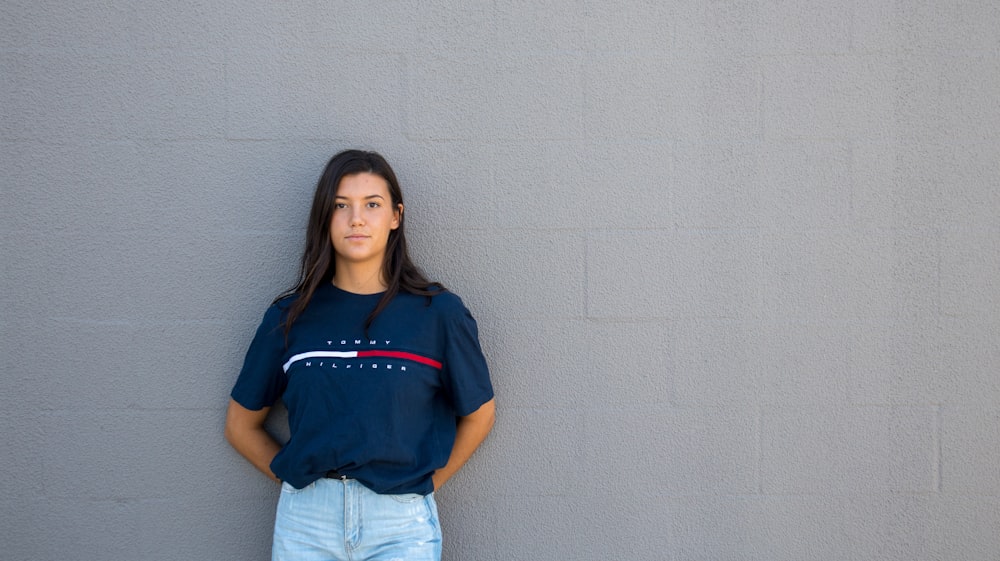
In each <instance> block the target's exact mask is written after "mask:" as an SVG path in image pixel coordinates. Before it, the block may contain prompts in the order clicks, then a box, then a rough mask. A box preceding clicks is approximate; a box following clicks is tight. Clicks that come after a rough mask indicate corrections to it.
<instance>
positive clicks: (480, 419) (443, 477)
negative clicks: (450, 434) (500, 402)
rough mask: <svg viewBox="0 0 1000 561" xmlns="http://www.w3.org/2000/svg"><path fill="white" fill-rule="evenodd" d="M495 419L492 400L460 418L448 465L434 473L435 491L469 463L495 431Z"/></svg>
mask: <svg viewBox="0 0 1000 561" xmlns="http://www.w3.org/2000/svg"><path fill="white" fill-rule="evenodd" d="M495 419H496V408H495V404H494V402H493V400H492V399H491V400H490V401H488V402H486V403H485V404H483V406H482V407H480V408H479V409H478V410H476V412H474V413H472V414H471V415H469V416H466V417H461V418H459V420H458V427H457V429H456V433H455V445H454V446H452V449H451V455H450V456H449V457H448V463H447V464H445V465H444V467H442V468H441V469H439V470H437V471H435V472H434V475H433V480H434V489H435V490H437V489H440V488H441V486H442V485H444V484H445V482H446V481H448V480H449V479H451V477H452V476H453V475H455V474H456V473H457V472H458V470H459V469H461V468H462V466H464V465H465V463H466V462H468V461H469V458H471V457H472V454H473V453H474V452H475V451H476V449H477V448H479V445H480V444H482V442H483V441H484V440H486V436H487V435H488V434H489V433H490V430H492V429H493V423H494V421H495Z"/></svg>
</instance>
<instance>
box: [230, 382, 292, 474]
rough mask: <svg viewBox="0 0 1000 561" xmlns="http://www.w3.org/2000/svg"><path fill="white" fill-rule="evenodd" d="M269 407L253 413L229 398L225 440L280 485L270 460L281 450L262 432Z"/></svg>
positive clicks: (279, 446)
mask: <svg viewBox="0 0 1000 561" xmlns="http://www.w3.org/2000/svg"><path fill="white" fill-rule="evenodd" d="M270 410H271V408H270V407H264V408H263V409H261V410H260V411H254V410H252V409H247V408H246V407H243V406H242V405H240V404H239V403H237V402H236V400H234V399H232V398H230V400H229V410H228V411H226V430H225V435H226V440H227V441H229V444H230V445H232V447H233V448H235V449H236V451H237V452H239V453H240V454H241V455H242V456H243V457H244V458H246V459H247V460H248V461H249V462H250V463H251V464H253V466H254V467H255V468H257V469H259V470H260V471H261V473H263V474H264V475H266V476H268V477H270V478H271V479H273V480H274V481H276V482H278V483H281V480H280V479H278V478H277V477H275V475H274V473H272V472H271V460H273V459H274V457H275V456H276V455H277V454H278V451H280V450H281V445H279V444H278V443H277V442H275V440H274V439H273V438H271V435H270V434H268V433H267V431H266V430H264V421H265V420H266V419H267V413H268V411H270Z"/></svg>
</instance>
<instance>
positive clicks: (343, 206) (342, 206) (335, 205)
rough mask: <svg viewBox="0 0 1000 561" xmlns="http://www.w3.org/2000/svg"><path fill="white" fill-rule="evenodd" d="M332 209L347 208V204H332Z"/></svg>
mask: <svg viewBox="0 0 1000 561" xmlns="http://www.w3.org/2000/svg"><path fill="white" fill-rule="evenodd" d="M333 208H334V209H338V208H347V203H333Z"/></svg>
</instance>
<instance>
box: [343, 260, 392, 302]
mask: <svg viewBox="0 0 1000 561" xmlns="http://www.w3.org/2000/svg"><path fill="white" fill-rule="evenodd" d="M333 286H336V287H337V288H339V289H341V290H346V291H347V292H353V293H355V294H377V293H379V292H385V290H386V289H387V288H389V287H388V286H386V284H385V281H384V280H382V263H375V264H373V265H368V266H366V265H364V264H360V263H351V264H344V263H337V272H336V273H335V274H334V275H333Z"/></svg>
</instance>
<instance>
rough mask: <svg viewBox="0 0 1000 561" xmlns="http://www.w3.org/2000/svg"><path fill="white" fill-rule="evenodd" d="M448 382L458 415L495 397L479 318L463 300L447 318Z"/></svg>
mask: <svg viewBox="0 0 1000 561" xmlns="http://www.w3.org/2000/svg"><path fill="white" fill-rule="evenodd" d="M445 328H446V342H445V352H444V358H445V360H444V383H445V387H446V388H447V390H448V393H449V394H450V396H451V399H452V404H453V406H454V408H455V412H456V414H457V415H458V416H460V417H461V416H465V415H469V414H471V413H474V412H475V411H476V410H477V409H479V408H480V407H481V406H482V405H483V404H484V403H486V402H487V401H489V400H491V399H493V384H492V383H491V382H490V372H489V368H488V367H487V365H486V358H485V357H484V356H483V350H482V348H481V347H480V345H479V329H478V328H477V326H476V320H475V319H473V317H472V314H471V313H469V310H468V309H466V308H465V306H464V305H463V304H461V303H459V304H458V306H457V309H456V310H451V313H449V314H448V316H447V318H446V319H445Z"/></svg>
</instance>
